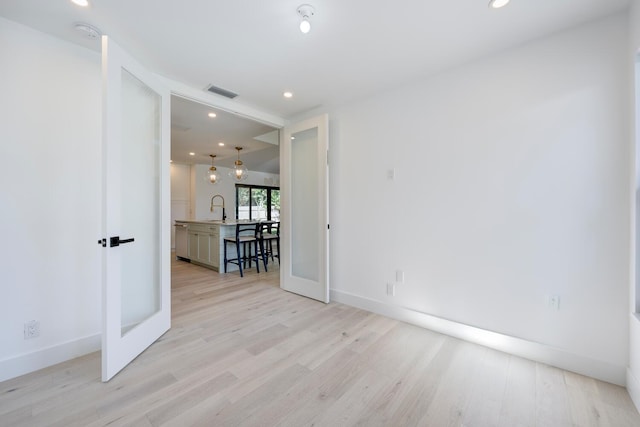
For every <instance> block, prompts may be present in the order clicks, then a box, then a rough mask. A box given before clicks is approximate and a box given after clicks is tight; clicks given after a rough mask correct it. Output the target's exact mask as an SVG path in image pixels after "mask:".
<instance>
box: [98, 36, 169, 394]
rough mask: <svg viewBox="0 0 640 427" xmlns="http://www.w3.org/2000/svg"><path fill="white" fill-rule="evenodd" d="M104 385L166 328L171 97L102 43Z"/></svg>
mask: <svg viewBox="0 0 640 427" xmlns="http://www.w3.org/2000/svg"><path fill="white" fill-rule="evenodd" d="M102 73H103V76H102V79H103V93H102V96H103V121H102V127H103V138H102V139H103V141H102V150H103V151H102V156H103V171H102V173H103V177H102V178H103V181H102V182H103V210H102V217H103V221H102V232H103V238H102V239H101V241H100V242H99V243H100V244H102V246H103V252H102V253H103V258H102V265H103V268H102V380H103V381H108V380H109V379H111V378H112V377H113V376H114V375H115V374H117V373H118V372H119V371H120V370H121V369H122V368H124V367H125V366H126V365H127V364H128V363H129V362H130V361H132V360H133V359H134V358H135V357H136V356H138V355H139V354H140V353H141V352H142V351H144V350H145V349H146V348H147V347H148V346H149V345H151V344H152V343H153V342H154V341H156V340H157V339H158V338H159V337H160V336H161V335H162V334H163V333H165V332H166V331H167V330H168V329H169V328H170V326H171V312H170V303H171V300H170V298H171V296H170V288H171V284H170V249H169V247H170V246H169V245H170V227H169V217H170V196H169V188H170V185H169V175H170V174H169V146H170V139H169V138H170V136H169V130H170V112H169V108H170V107H169V100H170V94H169V90H168V89H166V88H164V87H162V84H160V83H158V82H157V81H156V80H155V78H154V76H153V75H152V74H151V73H149V72H148V71H146V70H145V69H144V68H143V67H141V66H140V65H139V64H138V63H137V62H136V61H135V60H134V59H133V58H131V57H130V56H129V55H128V54H127V53H126V52H124V51H123V50H122V49H121V48H120V47H118V46H117V45H116V44H115V43H114V42H113V40H110V39H109V38H108V37H107V36H103V39H102Z"/></svg>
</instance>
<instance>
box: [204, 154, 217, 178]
mask: <svg viewBox="0 0 640 427" xmlns="http://www.w3.org/2000/svg"><path fill="white" fill-rule="evenodd" d="M209 156H210V157H211V167H210V168H209V170H208V171H207V179H208V180H209V182H210V183H211V184H217V183H218V182H220V174H219V173H218V170H217V169H216V167H215V166H213V159H214V158H215V157H216V155H215V154H209Z"/></svg>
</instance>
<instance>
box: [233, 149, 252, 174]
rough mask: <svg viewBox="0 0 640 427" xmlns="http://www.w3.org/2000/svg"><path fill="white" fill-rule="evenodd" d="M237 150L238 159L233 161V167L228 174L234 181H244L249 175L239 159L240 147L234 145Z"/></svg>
mask: <svg viewBox="0 0 640 427" xmlns="http://www.w3.org/2000/svg"><path fill="white" fill-rule="evenodd" d="M236 150H238V160H236V161H235V162H234V165H233V169H232V170H231V171H230V172H229V176H230V177H231V178H233V179H234V180H235V181H244V180H245V179H247V176H249V171H248V170H247V167H246V166H245V165H244V164H243V163H242V160H240V150H242V147H236Z"/></svg>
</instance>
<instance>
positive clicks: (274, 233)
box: [260, 222, 280, 269]
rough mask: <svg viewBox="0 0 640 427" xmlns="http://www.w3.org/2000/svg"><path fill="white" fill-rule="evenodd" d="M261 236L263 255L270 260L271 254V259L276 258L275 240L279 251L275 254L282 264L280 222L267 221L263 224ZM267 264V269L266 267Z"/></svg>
mask: <svg viewBox="0 0 640 427" xmlns="http://www.w3.org/2000/svg"><path fill="white" fill-rule="evenodd" d="M260 237H261V241H262V252H263V257H264V259H265V260H266V261H265V262H268V261H269V256H271V261H275V260H274V252H273V242H276V249H277V250H278V252H277V253H276V254H275V257H276V258H278V264H280V223H279V222H265V223H262V224H261V232H260ZM266 268H267V267H266V265H265V269H266Z"/></svg>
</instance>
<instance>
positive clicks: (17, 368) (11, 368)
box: [0, 334, 102, 381]
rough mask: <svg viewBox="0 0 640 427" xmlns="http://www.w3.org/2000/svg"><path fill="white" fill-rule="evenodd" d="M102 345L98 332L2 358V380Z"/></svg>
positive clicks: (95, 349) (89, 351)
mask: <svg viewBox="0 0 640 427" xmlns="http://www.w3.org/2000/svg"><path fill="white" fill-rule="evenodd" d="M101 346H102V341H101V335H100V334H97V335H91V336H88V337H85V338H80V339H78V340H74V341H70V342H66V343H63V344H59V345H55V346H51V347H48V348H44V349H40V350H37V351H34V352H32V353H27V354H21V355H19V356H15V357H11V358H8V359H4V360H0V381H6V380H10V379H11V378H15V377H19V376H20V375H24V374H28V373H30V372H34V371H37V370H39V369H43V368H46V367H49V366H52V365H55V364H57V363H61V362H64V361H67V360H70V359H74V358H76V357H80V356H84V355H85V354H88V353H92V352H94V351H98V350H100V348H101Z"/></svg>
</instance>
